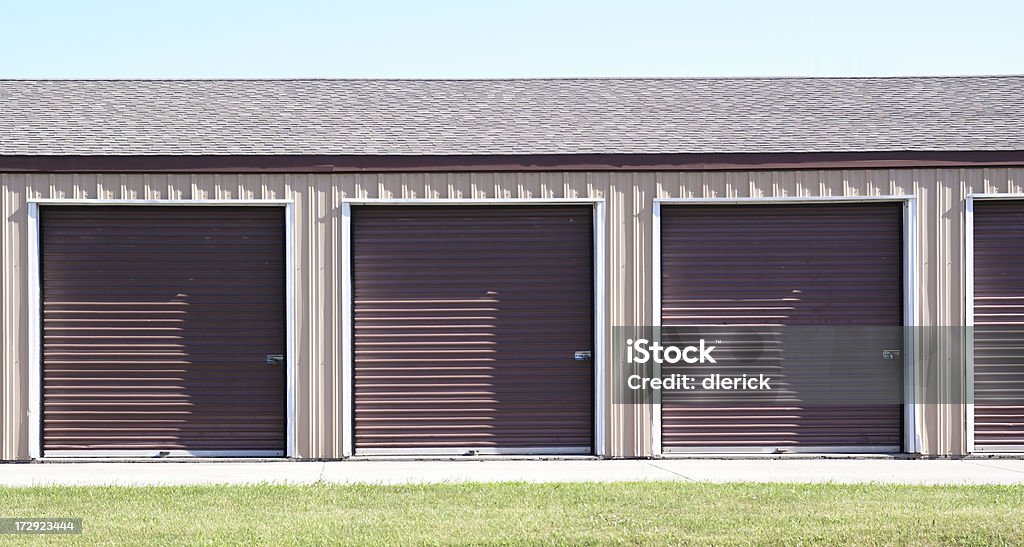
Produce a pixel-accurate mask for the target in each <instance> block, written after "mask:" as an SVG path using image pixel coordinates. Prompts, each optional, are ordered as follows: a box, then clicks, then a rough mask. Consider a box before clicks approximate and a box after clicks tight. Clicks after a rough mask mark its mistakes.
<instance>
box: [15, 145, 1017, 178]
mask: <svg viewBox="0 0 1024 547" xmlns="http://www.w3.org/2000/svg"><path fill="white" fill-rule="evenodd" d="M1022 164H1024V150H1007V151H973V152H963V151H959V152H942V151H933V152H813V153H810V152H809V153H739V154H547V155H490V156H472V155H465V156H365V155H279V156H255V155H254V156H229V155H192V156H0V172H8V173H11V172H27V173H61V172H74V173H131V172H140V173H141V172H145V173H361V172H431V171H434V172H459V171H463V172H466V171H739V170H781V169H888V168H913V167H921V168H926V167H934V168H941V167H947V168H948V167H979V166H982V167H983V166H1008V165H1022Z"/></svg>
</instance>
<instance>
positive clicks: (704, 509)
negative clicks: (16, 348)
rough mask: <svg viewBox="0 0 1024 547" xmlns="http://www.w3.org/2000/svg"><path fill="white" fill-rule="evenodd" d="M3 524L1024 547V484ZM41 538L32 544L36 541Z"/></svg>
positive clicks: (215, 506) (552, 498) (521, 490)
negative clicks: (74, 523) (1020, 546)
mask: <svg viewBox="0 0 1024 547" xmlns="http://www.w3.org/2000/svg"><path fill="white" fill-rule="evenodd" d="M0 516H2V517H82V518H83V519H84V526H83V528H84V530H85V532H84V533H83V534H82V535H79V536H10V535H9V536H0V543H3V542H5V541H6V542H10V543H12V544H32V542H33V541H35V542H37V543H38V544H54V545H61V544H76V543H77V544H83V545H85V544H87V545H95V544H133V545H138V544H162V545H178V544H223V543H232V544H237V543H242V544H253V545H277V544H320V545H324V544H339V543H341V544H382V543H383V544H397V545H408V544H412V543H421V544H422V543H428V544H467V543H471V544H477V543H491V544H493V543H498V544H535V543H557V544H580V543H588V544H593V543H599V544H604V543H628V544H679V543H697V544H706V543H715V544H775V545H779V544H794V543H805V544H806V543H814V544H817V543H829V544H847V543H856V544H908V543H909V544H922V545H936V544H965V545H991V544H1024V487H1020V486H1013V487H1011V486H984V487H927V486H877V485H863V486H842V485H786V484H694V483H668V482H663V483H617V484H615V483H612V484H537V485H531V484H522V483H504V484H452V485H429V486H337V485H315V486H274V485H263V486H196V487H159V488H127V487H45V488H8V489H0ZM26 540H29V541H26Z"/></svg>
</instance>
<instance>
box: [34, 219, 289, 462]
mask: <svg viewBox="0 0 1024 547" xmlns="http://www.w3.org/2000/svg"><path fill="white" fill-rule="evenodd" d="M283 230H284V223H283V212H282V209H281V208H278V207H159V208H158V207H145V206H132V207H52V208H50V207H46V208H43V210H42V212H41V233H42V299H43V302H42V319H43V328H42V334H43V336H42V343H43V352H42V355H43V384H42V385H43V407H44V410H43V435H42V437H43V450H44V454H45V452H46V451H50V450H151V451H152V450H168V451H170V450H188V451H203V450H211V451H243V452H245V451H261V452H262V451H274V452H277V451H283V450H284V400H285V399H284V397H285V391H284V384H285V369H284V365H283V364H278V365H267V364H266V356H267V355H268V354H283V353H284V349H285V348H284V277H283V276H284V263H283V260H284V247H283V245H284V233H283Z"/></svg>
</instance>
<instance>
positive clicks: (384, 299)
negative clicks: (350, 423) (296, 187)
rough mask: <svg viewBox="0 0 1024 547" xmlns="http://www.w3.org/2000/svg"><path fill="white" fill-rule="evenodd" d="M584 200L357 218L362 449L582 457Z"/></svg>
mask: <svg viewBox="0 0 1024 547" xmlns="http://www.w3.org/2000/svg"><path fill="white" fill-rule="evenodd" d="M592 232H593V228H592V209H591V207H589V206H556V205H543V206H462V205H440V206H361V207H356V208H355V209H354V210H353V214H352V234H353V236H352V237H353V239H352V264H353V282H354V299H355V310H354V319H355V330H354V343H355V347H354V355H355V364H354V369H355V397H354V400H355V428H354V431H355V435H354V440H355V449H356V452H357V453H362V454H373V453H389V452H404V453H428V454H429V453H467V452H469V453H471V452H473V451H476V452H479V453H493V452H506V453H516V452H524V453H529V452H546V453H578V452H583V453H589V452H590V451H591V450H592V441H591V437H592V411H591V409H592V408H593V404H592V393H593V361H592V360H590V359H589V358H586V357H585V356H584V354H581V356H580V357H581V360H576V352H587V353H588V354H589V352H590V351H592V349H593V347H592V344H593V342H592V341H593V317H594V315H593V283H592V279H593V270H592V268H593V254H592V253H593V233H592Z"/></svg>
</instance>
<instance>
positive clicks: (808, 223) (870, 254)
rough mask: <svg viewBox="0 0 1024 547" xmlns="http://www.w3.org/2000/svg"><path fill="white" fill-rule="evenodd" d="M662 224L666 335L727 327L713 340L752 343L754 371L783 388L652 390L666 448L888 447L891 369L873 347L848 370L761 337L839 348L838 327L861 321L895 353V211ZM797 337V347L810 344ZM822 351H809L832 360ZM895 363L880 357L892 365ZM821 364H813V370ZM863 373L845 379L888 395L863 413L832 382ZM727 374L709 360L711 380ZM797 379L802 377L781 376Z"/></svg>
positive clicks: (677, 208)
mask: <svg viewBox="0 0 1024 547" xmlns="http://www.w3.org/2000/svg"><path fill="white" fill-rule="evenodd" d="M661 218H662V221H661V222H662V228H661V234H662V247H661V248H662V251H661V252H662V272H661V275H662V277H661V281H662V302H661V310H662V311H661V321H662V325H663V326H665V327H666V332H669V331H671V328H672V327H685V328H694V327H700V328H709V327H710V328H711V331H714V329H715V328H716V327H728V328H726V329H719V331H716V332H728V333H729V334H728V336H732V337H733V338H735V339H740V338H743V337H744V336H746V337H747V338H748V339H756V340H757V341H758V342H757V343H759V344H762V345H763V347H759V348H758V349H757V351H758V352H759V353H758V359H759V361H758V362H759V363H761V362H764V363H767V364H768V365H770V366H769V367H768V368H769V369H770V371H771V372H773V373H774V375H775V381H776V382H779V381H782V382H783V384H782V385H780V384H778V383H777V384H776V385H775V387H774V388H773V389H775V390H776V391H772V392H758V393H750V394H746V393H741V394H730V398H729V402H728V403H726V404H718V403H716V402H715V399H714V398H711V396H708V397H709V398H706V399H705V400H700V401H699V399H696V398H695V397H696V396H695V395H694V394H693V393H691V392H684V391H674V392H673V391H663V393H662V446H663V449H664V451H666V452H672V451H702V450H707V449H710V450H713V451H730V450H734V451H747V450H751V451H774V450H780V451H785V450H786V449H810V450H829V449H830V448H834V449H837V450H862V451H874V450H878V451H890V450H898V448H899V446H900V445H901V405H900V400H899V393H900V389H901V388H900V386H901V383H902V374H903V373H902V361H901V360H899V359H892V360H891V361H889V360H887V361H882V359H883V355H882V350H878V349H877V348H871V349H870V350H865V351H864V352H863V354H862V353H860V352H861V348H853V351H855V352H857V353H856V357H855V358H854V362H846V363H836V362H829V359H831V357H830V358H827V359H826V358H821V357H820V356H816V355H813V354H812V355H810V356H808V355H806V353H807V352H806V351H804V352H803V353H804V354H803V355H797V354H798V353H800V352H796V351H790V350H787V348H786V347H785V346H784V345H777V347H776V346H769V345H766V343H765V342H764V341H765V340H777V339H780V340H781V339H784V338H785V337H786V336H788V337H789V340H794V339H799V338H801V337H806V338H814V337H822V338H823V339H825V338H827V339H828V340H831V341H836V342H837V341H841V340H842V339H843V338H844V336H846V334H847V333H850V334H851V335H853V334H854V329H852V328H850V329H849V330H848V331H844V330H843V328H844V326H845V327H862V326H863V327H872V328H876V329H878V330H876V331H872V332H877V333H878V334H877V336H880V337H887V340H886V341H885V342H884V343H883V342H880V341H878V343H879V344H880V345H882V346H883V347H884V346H885V345H895V346H896V347H895V348H894V349H897V350H898V349H899V344H900V343H901V342H900V340H901V334H900V328H899V327H900V325H901V324H902V317H903V312H902V295H901V293H902V288H901V287H902V274H901V271H902V261H901V255H902V253H901V249H902V243H901V241H902V206H901V204H899V203H881V204H800V205H774V204H772V205H755V204H751V205H698V206H694V205H665V206H663V207H662V213H661ZM887 327H893V328H887ZM787 329H788V330H787ZM801 329H802V330H801ZM857 332H862V331H857ZM737 333H739V334H737ZM802 333H812V334H807V335H804V334H802ZM773 336H775V338H773ZM872 336H874V335H873V334H872ZM751 337H753V338H751ZM798 341H799V342H800V343H801V345H802V346H803V347H804V348H805V350H806V348H807V347H812V346H813V345H814V342H813V340H798ZM741 342H743V341H742V340H741ZM873 342H875V341H873ZM746 343H748V344H749V340H747V341H746ZM828 344H830V342H829V341H824V342H823V343H822V344H819V345H818V347H819V348H820V349H822V350H823V354H829V355H834V350H833V349H832V348H828V347H825V346H827V345H828ZM740 345H741V344H740ZM738 346H739V345H736V347H738ZM741 349H742V348H741ZM787 351H788V353H787ZM812 353H813V352H812ZM736 355H742V352H741V351H739V350H738V351H737V353H736ZM899 355H900V353H897V352H889V358H890V359H891V358H892V357H898V356H899ZM859 359H863V360H862V361H858V360H859ZM798 361H799V362H798ZM819 364H820V366H821V367H825V368H823V369H821V370H820V371H819V370H817V369H816V367H818V365H819ZM862 364H863V365H865V367H866V368H865V370H867V368H870V369H871V371H872V372H871V373H870V374H871V377H864V378H859V379H857V381H858V382H860V383H861V385H862V386H863V388H864V389H866V390H869V391H871V392H872V393H878V392H879V391H878V389H883V390H885V392H886V393H888V394H891V396H890V397H887V398H876V399H864V400H865V401H868V400H870V404H861V402H860V400H859V398H858V396H856V395H853V396H851V395H850V394H849V387H848V386H846V385H838V386H837V385H836V384H846V383H848V382H849V381H850V379H851V378H854V376H851V375H849V374H848V373H847V372H846V371H849V370H855V369H857V368H858V367H860V366H861V365H862ZM681 365H682V363H681ZM730 365H731V363H730V362H726V361H722V362H719V363H718V364H717V365H715V367H719V368H717V369H715V370H714V371H713V372H720V373H728V372H729V366H730ZM867 365H870V367H867ZM759 366H760V365H759ZM766 366H767V365H766ZM709 367H710V366H709ZM829 367H831V368H829ZM711 368H713V367H711ZM711 368H708V370H705V371H704V372H712V370H711ZM690 370H692V367H691V369H690ZM879 370H881V371H882V372H878V371H879ZM674 372H680V373H685V372H687V368H686V367H685V366H677V367H674V368H673V366H666V368H665V369H663V375H667V374H670V373H674ZM834 372H837V374H835V376H834V377H833V373H834ZM726 375H728V374H726ZM798 377H802V378H804V380H793V378H798ZM787 378H789V379H790V380H787ZM808 378H809V379H808ZM786 381H789V382H790V384H785V382H786ZM801 382H802V383H801ZM794 386H796V387H794ZM876 388H877V389H876ZM829 389H839V390H845V392H844V393H843V394H841V395H840V396H837V397H835V399H834V400H833V399H829V398H828V397H823V396H822V393H824V392H825V390H829ZM819 392H820V393H819ZM697 401H699V402H697ZM745 401H749V402H745Z"/></svg>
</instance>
